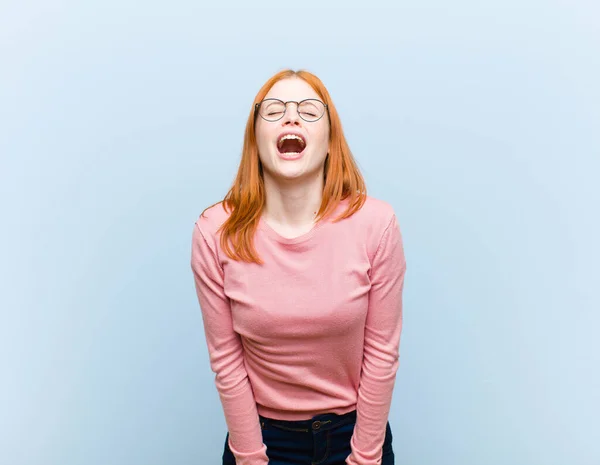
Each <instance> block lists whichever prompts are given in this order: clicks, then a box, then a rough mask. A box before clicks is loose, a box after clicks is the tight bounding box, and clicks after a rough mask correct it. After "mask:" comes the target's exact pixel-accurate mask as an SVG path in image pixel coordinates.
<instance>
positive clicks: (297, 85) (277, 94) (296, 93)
mask: <svg viewBox="0 0 600 465" xmlns="http://www.w3.org/2000/svg"><path fill="white" fill-rule="evenodd" d="M265 98H277V99H279V100H283V101H284V102H286V101H290V100H293V101H295V102H299V101H300V100H304V99H307V98H317V99H318V98H319V95H318V94H317V93H316V92H315V90H314V89H313V88H312V87H311V86H310V85H309V84H308V83H307V82H306V81H305V80H303V79H300V78H288V79H282V80H281V81H277V82H276V83H275V84H274V85H273V87H271V90H269V92H268V93H267V95H266V96H265Z"/></svg>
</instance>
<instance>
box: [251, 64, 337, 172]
mask: <svg viewBox="0 0 600 465" xmlns="http://www.w3.org/2000/svg"><path fill="white" fill-rule="evenodd" d="M315 87H316V88H317V89H318V87H317V86H315ZM324 99H325V97H324V96H323V95H321V94H320V93H319V92H317V91H316V90H315V88H313V87H312V86H311V85H310V84H309V83H308V82H307V81H305V80H304V79H302V78H300V77H298V76H297V75H292V76H290V77H286V78H283V79H281V80H279V81H277V82H275V83H274V84H273V86H272V87H271V88H270V89H269V91H268V92H267V93H266V94H265V96H264V98H263V99H262V100H261V101H260V102H258V103H256V104H255V106H254V109H255V116H254V133H255V137H256V148H257V150H258V158H259V162H260V165H261V167H262V175H263V177H264V178H267V177H269V178H272V179H278V178H279V179H282V178H285V179H287V180H292V179H294V180H302V179H303V178H307V177H314V176H320V177H323V176H324V165H325V159H326V158H327V154H328V153H329V142H330V132H331V131H330V124H329V113H328V105H327V103H325V102H324Z"/></svg>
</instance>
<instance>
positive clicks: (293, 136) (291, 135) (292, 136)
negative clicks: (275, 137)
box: [278, 134, 304, 147]
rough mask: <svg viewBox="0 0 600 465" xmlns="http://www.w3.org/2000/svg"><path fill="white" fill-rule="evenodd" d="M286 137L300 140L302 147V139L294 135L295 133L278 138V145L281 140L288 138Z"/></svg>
mask: <svg viewBox="0 0 600 465" xmlns="http://www.w3.org/2000/svg"><path fill="white" fill-rule="evenodd" d="M288 139H297V140H299V141H300V143H301V144H302V146H303V147H304V141H303V140H302V138H301V137H298V136H296V135H295V134H286V135H285V136H283V137H282V138H281V139H279V142H278V145H279V147H281V144H283V141H285V140H288Z"/></svg>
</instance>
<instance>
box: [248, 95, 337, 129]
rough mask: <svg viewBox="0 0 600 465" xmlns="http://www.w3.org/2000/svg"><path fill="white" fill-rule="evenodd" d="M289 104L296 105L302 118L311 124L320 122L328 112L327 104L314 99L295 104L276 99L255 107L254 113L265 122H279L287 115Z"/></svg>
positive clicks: (265, 101)
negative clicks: (326, 111)
mask: <svg viewBox="0 0 600 465" xmlns="http://www.w3.org/2000/svg"><path fill="white" fill-rule="evenodd" d="M288 103H295V104H296V106H297V111H298V115H299V116H300V118H302V119H303V120H304V121H308V122H309V123H314V122H315V121H318V120H320V119H321V118H322V117H323V115H324V114H325V110H328V107H327V104H326V103H323V102H321V101H320V100H318V99H314V98H309V99H306V100H302V101H300V102H295V101H293V100H291V101H289V102H284V101H282V100H279V99H276V98H267V99H264V100H263V101H262V102H259V103H257V104H256V105H254V112H255V113H258V114H259V115H260V117H261V118H262V119H264V120H265V121H270V122H273V121H279V120H280V119H281V118H283V115H285V111H286V110H287V104H288Z"/></svg>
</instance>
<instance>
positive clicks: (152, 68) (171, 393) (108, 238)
mask: <svg viewBox="0 0 600 465" xmlns="http://www.w3.org/2000/svg"><path fill="white" fill-rule="evenodd" d="M249 5H252V6H249ZM282 5H284V6H282ZM228 8H230V9H226V8H225V7H223V8H222V9H215V8H207V7H205V6H202V5H201V2H194V1H179V2H175V3H169V2H155V1H150V2H134V1H130V0H119V1H115V0H112V1H103V2H99V1H98V2H75V1H40V0H37V1H16V0H13V1H8V2H7V1H4V2H2V4H1V6H0V47H1V48H0V157H1V161H0V163H1V164H0V194H1V195H0V202H1V203H0V207H1V211H2V216H1V218H2V228H1V233H0V234H1V241H0V248H1V249H0V254H1V257H2V258H1V260H0V262H1V268H0V270H1V276H0V278H1V283H2V284H1V292H0V299H1V300H0V308H1V320H0V363H1V366H0V368H1V372H0V373H1V380H0V381H1V382H0V463H1V464H3V465H4V464H5V465H163V464H164V465H174V464H177V465H180V464H181V465H192V464H218V463H220V457H221V453H222V449H223V442H224V438H225V432H226V426H225V421H224V417H223V414H222V409H221V405H220V403H219V398H218V395H217V392H216V389H215V387H214V382H213V379H214V375H213V374H212V372H211V371H210V367H209V364H208V355H207V351H206V345H205V342H204V339H203V332H202V320H201V313H200V309H199V306H198V302H197V300H196V295H195V291H194V286H193V279H192V274H191V270H190V267H189V261H190V250H191V233H192V228H193V224H194V221H195V220H196V218H197V217H198V215H199V214H200V212H201V210H202V209H203V208H204V207H206V206H208V205H209V204H212V203H214V202H216V201H217V200H219V199H220V198H222V197H223V195H224V194H225V193H226V190H227V189H228V187H229V185H230V183H231V181H232V180H233V177H234V175H235V170H236V167H237V164H238V162H239V156H240V150H241V144H242V136H243V131H244V125H245V122H246V118H247V115H248V113H249V111H250V107H251V104H252V99H253V97H254V95H255V93H256V92H257V91H258V89H259V88H260V86H261V85H262V84H263V82H264V81H265V80H266V79H267V78H268V77H270V76H271V75H272V74H274V73H275V72H277V71H279V70H280V69H282V68H285V67H292V68H307V69H309V70H311V71H313V72H315V73H316V74H317V75H319V76H320V77H321V78H322V80H323V81H324V83H325V84H326V86H327V87H328V88H329V90H330V92H331V94H332V97H333V99H334V103H335V104H336V105H337V107H338V110H339V112H340V114H341V118H342V122H343V124H344V129H345V131H346V134H347V137H348V140H349V143H350V145H351V148H352V150H353V152H354V154H355V156H356V158H357V160H358V163H359V165H360V167H361V169H362V171H363V174H364V175H365V178H366V180H367V183H368V188H369V193H370V195H373V196H375V197H378V198H381V199H384V200H386V201H388V202H390V203H391V204H392V205H393V206H394V208H395V209H396V211H397V214H398V217H399V219H400V225H401V228H402V230H403V234H404V241H405V247H406V255H407V261H408V272H407V278H406V287H405V309H404V311H405V314H404V315H405V316H404V325H405V326H404V332H403V338H402V345H401V365H400V370H399V372H398V376H397V381H396V389H395V392H394V398H393V403H392V411H391V414H390V423H391V425H392V429H393V432H394V448H395V450H396V457H397V463H398V465H400V464H403V465H430V464H431V465H507V464H508V465H521V464H523V465H525V464H526V465H567V464H568V465H592V464H598V463H600V440H599V438H600V427H599V426H598V417H599V416H600V373H599V367H600V343H599V330H598V328H599V325H600V316H599V313H598V311H599V310H600V299H599V297H598V288H599V286H600V277H599V273H598V263H599V261H600V254H599V247H598V239H599V237H600V231H599V229H600V228H599V222H600V221H599V214H598V210H599V208H598V203H599V199H600V192H599V191H600V189H599V187H598V177H599V173H600V161H599V160H600V136H599V123H600V90H599V83H600V27H599V24H600V7H599V5H598V3H597V2H595V1H592V0H589V1H575V2H569V1H567V0H563V1H557V0H548V1H533V0H527V1H515V0H511V1H503V2H499V1H498V2H493V3H492V2H476V1H466V0H458V1H455V2H443V1H434V0H429V1H420V2H412V3H410V4H409V3H399V4H396V6H390V5H384V4H381V3H379V4H377V3H373V2H368V4H364V3H355V4H353V3H348V2H339V3H331V4H326V3H323V2H311V3H308V2H307V3H304V2H300V3H298V2H294V3H291V2H290V3H285V2H277V3H275V2H273V3H268V4H267V3H262V4H259V3H256V2H251V3H250V4H248V3H239V4H236V5H233V4H232V5H228Z"/></svg>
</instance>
